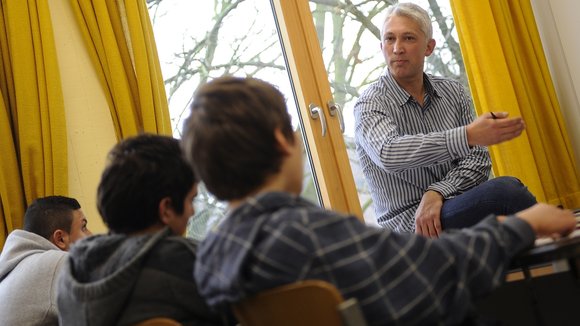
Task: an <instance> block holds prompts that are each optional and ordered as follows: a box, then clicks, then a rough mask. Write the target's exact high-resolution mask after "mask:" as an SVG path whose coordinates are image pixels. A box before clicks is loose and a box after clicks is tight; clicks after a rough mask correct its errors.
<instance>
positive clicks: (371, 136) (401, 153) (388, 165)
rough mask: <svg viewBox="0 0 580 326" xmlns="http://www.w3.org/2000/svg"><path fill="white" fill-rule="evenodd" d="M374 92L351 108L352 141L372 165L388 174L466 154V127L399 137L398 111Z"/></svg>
mask: <svg viewBox="0 0 580 326" xmlns="http://www.w3.org/2000/svg"><path fill="white" fill-rule="evenodd" d="M393 106H395V105H394V104H391V103H387V101H386V100H385V96H384V95H382V94H379V93H378V92H374V93H373V92H369V93H367V94H365V95H363V96H362V97H361V98H360V99H359V100H358V101H357V103H356V104H355V108H354V113H355V138H356V140H357V143H358V144H359V145H360V146H362V148H363V149H364V151H365V152H366V153H367V155H368V156H369V158H370V159H371V160H372V161H373V163H374V164H375V165H377V166H378V167H380V168H381V169H383V170H385V171H389V172H401V171H404V170H407V169H414V168H419V167H425V166H431V165H433V164H437V163H439V162H443V161H448V160H455V159H459V158H461V157H464V156H466V155H469V154H470V149H469V145H468V143H467V137H466V136H465V133H466V131H465V128H466V127H457V128H453V129H450V130H446V131H441V132H432V133H428V134H416V135H400V131H399V129H400V128H399V126H398V124H397V118H396V115H397V110H400V108H398V107H393Z"/></svg>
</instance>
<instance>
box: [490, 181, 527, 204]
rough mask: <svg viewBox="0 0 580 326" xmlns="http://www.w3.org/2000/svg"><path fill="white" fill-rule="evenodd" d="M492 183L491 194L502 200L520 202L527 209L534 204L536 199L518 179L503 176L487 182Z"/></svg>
mask: <svg viewBox="0 0 580 326" xmlns="http://www.w3.org/2000/svg"><path fill="white" fill-rule="evenodd" d="M488 182H490V183H492V184H493V186H492V188H493V192H494V193H495V194H496V195H497V196H498V197H499V198H503V199H504V200H510V201H511V200H513V201H518V202H521V204H522V205H524V206H526V207H528V206H531V205H533V204H535V203H536V197H534V195H533V194H532V193H531V192H530V191H529V190H528V187H526V185H524V184H523V183H522V182H521V181H520V180H519V179H518V178H515V177H509V176H503V177H497V178H494V179H491V180H489V181H488Z"/></svg>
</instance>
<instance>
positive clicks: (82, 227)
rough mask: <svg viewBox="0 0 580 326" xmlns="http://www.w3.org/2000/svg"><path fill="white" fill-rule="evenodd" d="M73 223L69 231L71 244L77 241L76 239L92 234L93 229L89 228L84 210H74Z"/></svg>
mask: <svg viewBox="0 0 580 326" xmlns="http://www.w3.org/2000/svg"><path fill="white" fill-rule="evenodd" d="M72 215H73V219H72V224H71V227H70V233H69V239H68V241H69V245H70V244H72V243H75V242H76V241H78V240H80V239H82V238H86V237H88V236H90V235H92V233H91V231H89V229H88V228H87V217H86V216H85V214H84V213H83V211H82V210H80V209H77V210H74V211H73V213H72Z"/></svg>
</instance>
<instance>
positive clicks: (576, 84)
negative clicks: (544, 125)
mask: <svg viewBox="0 0 580 326" xmlns="http://www.w3.org/2000/svg"><path fill="white" fill-rule="evenodd" d="M531 2H532V6H533V8H534V15H535V16H536V22H537V24H538V30H539V32H540V37H541V39H542V45H543V47H544V53H545V54H546V58H547V60H548V66H549V68H550V72H551V75H552V79H553V82H554V87H555V88H556V93H557V95H558V100H559V102H560V107H561V109H562V115H563V116H564V120H565V122H566V129H567V131H568V135H569V137H570V141H571V143H572V147H573V150H574V154H575V157H576V162H577V164H579V165H580V42H578V41H579V36H578V31H580V20H578V17H577V15H578V12H580V1H578V0H532V1H531ZM578 168H580V166H579V167H578Z"/></svg>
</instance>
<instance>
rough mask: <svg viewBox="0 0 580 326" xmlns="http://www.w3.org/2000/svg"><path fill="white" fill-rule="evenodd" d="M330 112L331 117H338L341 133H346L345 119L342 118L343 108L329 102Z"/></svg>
mask: <svg viewBox="0 0 580 326" xmlns="http://www.w3.org/2000/svg"><path fill="white" fill-rule="evenodd" d="M327 105H328V112H329V113H330V116H332V117H334V116H336V115H338V124H339V125H340V132H343V133H344V118H343V117H342V108H341V107H340V104H336V103H334V102H333V101H328V103H327Z"/></svg>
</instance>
